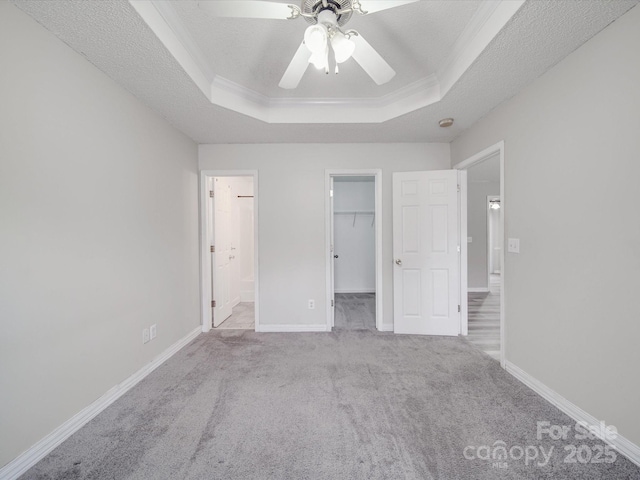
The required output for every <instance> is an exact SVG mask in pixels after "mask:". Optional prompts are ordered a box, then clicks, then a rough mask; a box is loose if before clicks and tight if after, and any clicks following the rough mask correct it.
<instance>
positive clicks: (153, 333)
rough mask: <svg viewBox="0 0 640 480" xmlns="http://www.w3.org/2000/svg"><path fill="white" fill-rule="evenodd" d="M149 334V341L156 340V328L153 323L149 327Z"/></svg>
mask: <svg viewBox="0 0 640 480" xmlns="http://www.w3.org/2000/svg"><path fill="white" fill-rule="evenodd" d="M149 333H150V334H151V340H153V339H154V338H156V335H157V328H156V324H155V323H154V324H153V325H151V327H150V328H149Z"/></svg>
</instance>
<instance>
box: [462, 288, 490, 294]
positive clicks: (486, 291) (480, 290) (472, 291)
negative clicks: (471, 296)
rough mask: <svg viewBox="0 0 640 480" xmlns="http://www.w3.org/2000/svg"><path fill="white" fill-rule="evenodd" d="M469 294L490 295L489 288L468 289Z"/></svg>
mask: <svg viewBox="0 0 640 480" xmlns="http://www.w3.org/2000/svg"><path fill="white" fill-rule="evenodd" d="M467 292H469V293H489V289H488V288H467Z"/></svg>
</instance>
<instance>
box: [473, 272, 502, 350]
mask: <svg viewBox="0 0 640 480" xmlns="http://www.w3.org/2000/svg"><path fill="white" fill-rule="evenodd" d="M468 299H469V335H468V336H467V340H469V341H470V342H471V343H473V344H474V345H476V346H477V347H478V348H480V349H481V350H482V351H483V352H485V353H486V354H487V355H489V356H490V357H492V358H494V359H496V360H498V361H499V360H500V275H496V274H492V275H491V278H490V282H489V293H469V294H468Z"/></svg>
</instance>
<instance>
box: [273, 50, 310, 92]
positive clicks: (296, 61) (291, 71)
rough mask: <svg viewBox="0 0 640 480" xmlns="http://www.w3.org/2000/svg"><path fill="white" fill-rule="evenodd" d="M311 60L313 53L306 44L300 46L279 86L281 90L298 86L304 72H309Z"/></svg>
mask: <svg viewBox="0 0 640 480" xmlns="http://www.w3.org/2000/svg"><path fill="white" fill-rule="evenodd" d="M310 58H311V51H310V50H309V49H308V48H307V47H306V45H305V44H304V42H302V43H301V44H300V46H299V47H298V50H296V53H295V55H294V56H293V59H291V63H290V64H289V66H288V67H287V70H286V71H285V72H284V75H283V76H282V80H280V83H279V84H278V85H279V86H280V88H286V89H293V88H296V87H297V86H298V84H299V83H300V80H302V76H303V75H304V72H306V71H307V67H308V66H309V59H310Z"/></svg>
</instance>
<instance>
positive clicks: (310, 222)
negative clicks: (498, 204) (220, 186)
mask: <svg viewBox="0 0 640 480" xmlns="http://www.w3.org/2000/svg"><path fill="white" fill-rule="evenodd" d="M200 168H201V169H203V170H215V169H218V170H237V169H249V170H258V184H257V191H258V196H259V212H258V215H259V242H260V244H259V246H258V253H259V264H260V272H259V275H260V277H259V278H260V284H259V288H260V323H261V324H263V325H269V324H270V325H282V324H285V325H287V324H292V325H314V326H318V325H325V324H326V301H325V298H326V265H325V260H326V253H325V196H324V195H325V193H324V192H325V169H346V168H352V169H371V168H381V169H382V170H383V172H382V177H383V178H382V203H383V205H382V209H383V212H382V219H381V221H382V228H383V239H382V243H383V245H382V249H383V256H382V269H383V270H382V271H383V276H384V278H385V285H384V290H383V292H382V295H383V301H384V311H383V320H384V323H385V324H386V326H387V328H390V327H391V326H392V325H393V304H392V299H393V293H392V292H393V290H392V288H393V285H392V248H391V246H392V230H391V228H392V221H391V174H392V172H394V171H413V170H436V169H447V168H450V157H449V144H440V143H434V144H419V143H415V144H315V145H308V144H265V145H200ZM308 299H314V300H315V302H316V308H315V310H309V309H308V308H307V300H308Z"/></svg>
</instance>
